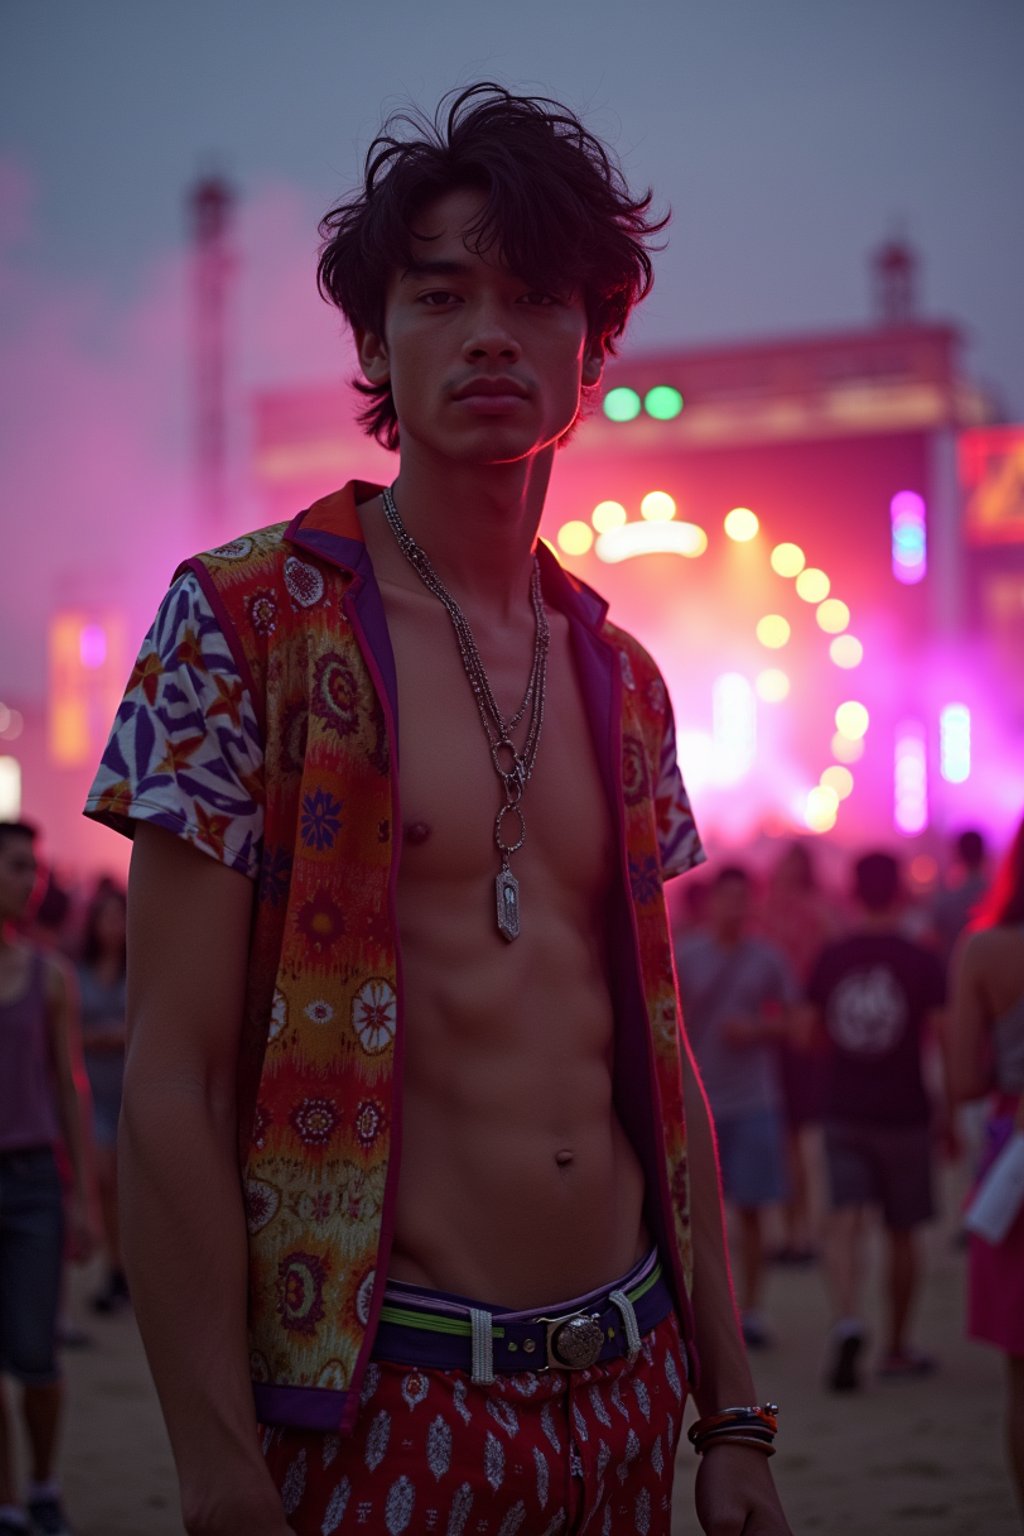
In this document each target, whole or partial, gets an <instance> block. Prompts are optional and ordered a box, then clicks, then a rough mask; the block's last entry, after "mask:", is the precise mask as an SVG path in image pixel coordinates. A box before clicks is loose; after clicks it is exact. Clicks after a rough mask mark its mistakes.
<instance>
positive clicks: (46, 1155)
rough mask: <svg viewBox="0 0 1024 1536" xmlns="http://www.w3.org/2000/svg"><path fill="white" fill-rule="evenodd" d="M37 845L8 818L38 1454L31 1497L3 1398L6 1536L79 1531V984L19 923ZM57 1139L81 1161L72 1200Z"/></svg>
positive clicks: (7, 1323) (1, 1356)
mask: <svg viewBox="0 0 1024 1536" xmlns="http://www.w3.org/2000/svg"><path fill="white" fill-rule="evenodd" d="M34 842H35V830H34V828H32V827H30V826H29V825H27V824H26V823H24V822H0V1294H2V1296H3V1307H2V1309H0V1371H2V1372H4V1373H6V1374H9V1375H11V1376H13V1377H14V1379H15V1380H16V1381H18V1382H19V1383H20V1385H21V1406H22V1410H23V1415H24V1423H25V1431H26V1437H27V1441H28V1445H29V1450H30V1455H31V1469H30V1471H31V1476H30V1480H29V1484H28V1490H27V1495H26V1498H25V1502H24V1505H22V1504H21V1503H20V1502H19V1501H18V1499H17V1497H16V1489H15V1480H14V1471H13V1464H12V1455H11V1450H12V1445H11V1440H12V1437H11V1434H10V1426H9V1424H8V1418H7V1409H6V1404H5V1402H4V1400H3V1399H2V1398H0V1536H11V1533H14V1532H26V1531H30V1532H34V1533H36V1536H70V1533H71V1527H70V1526H69V1525H68V1523H67V1520H66V1518H65V1516H64V1512H63V1509H62V1507H61V1500H60V1486H59V1483H58V1481H57V1479H56V1476H55V1467H54V1453H55V1448H56V1445H57V1440H58V1432H59V1428H60V1421H61V1417H62V1409H63V1399H64V1389H63V1382H62V1380H61V1374H60V1367H59V1365H58V1362H57V1359H56V1354H55V1349H54V1345H55V1336H56V1323H57V1304H58V1297H59V1291H60V1277H61V1265H62V1259H63V1250H64V1233H65V1226H66V1227H67V1229H68V1236H69V1238H70V1251H71V1254H72V1256H73V1257H74V1258H77V1259H85V1258H88V1256H89V1254H90V1252H91V1251H92V1246H93V1241H94V1237H93V1224H92V1209H93V1202H92V1200H91V1190H90V1184H89V1173H88V1169H87V1161H86V1157H85V1149H84V1136H83V1117H82V1114H81V1110H80V1103H79V1094H78V1089H77V1087H76V1084H75V1072H74V1064H75V1062H76V1060H77V1054H78V1050H79V1047H78V1037H77V1020H76V1015H75V1008H74V987H73V983H72V982H71V981H70V979H69V977H68V975H67V974H66V972H65V968H64V967H63V965H62V964H61V963H60V962H58V961H57V960H55V959H53V958H52V957H50V956H48V955H44V954H43V953H42V952H41V951H40V950H37V949H35V948H33V947H32V946H31V945H30V944H27V943H25V941H24V940H23V939H22V938H21V937H20V935H19V934H18V932H17V930H16V927H15V925H16V924H18V923H19V922H20V921H21V920H22V919H23V918H24V916H25V913H26V911H27V909H28V906H29V903H30V901H31V897H32V890H33V886H34V884H35V876H36V860H35V849H34ZM58 1142H59V1143H60V1144H61V1146H62V1147H63V1149H64V1152H65V1154H66V1159H67V1162H68V1164H69V1166H70V1170H71V1185H70V1188H69V1190H68V1194H67V1200H66V1206H65V1202H64V1201H63V1200H62V1192H61V1181H60V1176H59V1174H58V1170H57V1162H56V1157H55V1148H56V1146H57V1144H58Z"/></svg>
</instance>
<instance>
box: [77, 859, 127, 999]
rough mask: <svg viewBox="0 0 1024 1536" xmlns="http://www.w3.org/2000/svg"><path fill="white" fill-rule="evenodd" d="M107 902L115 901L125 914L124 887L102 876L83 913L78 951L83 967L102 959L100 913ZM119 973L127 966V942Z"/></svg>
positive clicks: (122, 951)
mask: <svg viewBox="0 0 1024 1536" xmlns="http://www.w3.org/2000/svg"><path fill="white" fill-rule="evenodd" d="M108 901H116V902H117V903H118V904H119V905H120V907H121V909H122V911H125V912H127V909H128V898H127V896H126V895H125V891H124V887H123V886H121V885H119V884H118V883H117V881H116V880H111V879H110V877H109V876H106V875H105V876H103V877H102V878H101V879H100V880H99V881H98V882H97V884H96V889H95V890H94V891H93V894H92V899H91V900H90V902H89V905H88V907H87V908H86V912H85V923H84V925H83V927H82V943H81V947H80V950H79V960H80V961H81V963H82V964H83V965H84V966H93V965H95V964H96V962H97V961H98V960H99V959H100V958H101V957H102V954H103V944H102V941H101V939H100V913H101V911H102V910H103V908H104V907H105V906H106V904H107V902H108ZM120 961H121V972H122V975H123V974H124V972H125V970H126V969H127V965H128V950H127V940H126V941H125V943H124V945H122V948H121V956H120Z"/></svg>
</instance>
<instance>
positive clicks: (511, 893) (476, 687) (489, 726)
mask: <svg viewBox="0 0 1024 1536" xmlns="http://www.w3.org/2000/svg"><path fill="white" fill-rule="evenodd" d="M381 500H382V501H383V503H384V516H385V518H386V519H387V524H388V527H389V528H390V529H391V532H392V533H393V534H394V536H395V540H396V542H397V544H398V547H399V549H400V550H401V551H402V554H403V555H404V556H405V558H406V559H407V560H408V562H409V564H410V565H411V566H412V568H413V570H414V571H415V572H416V574H417V576H418V577H419V578H420V580H421V581H422V583H423V585H424V586H425V587H426V588H427V590H428V591H429V592H432V593H433V594H434V596H435V597H436V598H437V599H438V601H439V602H440V603H441V604H442V605H443V606H444V608H445V610H446V611H447V614H448V617H449V618H450V619H451V621H452V628H453V629H454V631H455V639H456V643H457V644H458V647H459V655H460V656H461V658H462V665H463V668H464V669H465V673H466V677H467V678H468V679H469V686H470V687H471V688H472V690H473V697H474V699H475V700H476V707H477V709H478V710H479V712H480V719H481V721H482V723H483V728H484V731H485V733H486V735H487V744H488V746H489V747H490V749H491V762H492V763H493V764H494V771H495V773H496V774H497V775H498V780H499V783H500V784H501V789H502V795H503V798H504V803H503V805H502V806H501V809H500V810H499V811H498V814H497V817H496V818H495V822H494V841H495V844H496V846H497V849H498V855H499V857H500V859H501V870H500V872H499V874H498V877H497V879H496V880H495V882H494V892H495V901H496V904H497V913H498V932H499V933H500V934H501V935H502V937H503V938H506V939H508V940H509V941H510V942H511V940H512V939H517V938H518V937H519V931H520V902H519V881H518V880H517V879H516V877H515V875H514V874H513V873H512V869H511V858H512V855H513V854H514V853H518V851H519V849H520V848H521V847H522V846H523V844H524V842H525V841H526V820H525V818H524V816H523V803H522V802H523V791H524V790H525V788H526V785H527V783H528V781H529V778H530V775H531V774H532V773H533V765H534V763H535V762H536V760H537V746H538V744H539V742H540V728H541V726H542V725H543V723H544V700H545V697H546V694H547V677H548V645H549V642H550V638H551V635H550V630H549V629H548V616H547V613H546V612H545V609H544V596H543V593H542V592H541V585H540V562H539V561H538V559H537V556H536V555H534V557H533V574H532V576H531V578H530V602H531V603H532V605H533V613H534V618H535V620H536V629H535V632H534V640H533V660H532V662H531V663H530V675H529V677H528V679H527V683H526V692H525V693H524V695H523V701H522V703H521V704H520V706H519V708H518V709H517V710H516V712H515V714H514V715H510V716H509V718H508V719H507V720H506V719H505V718H504V716H503V715H502V713H501V710H500V709H499V708H498V702H497V700H496V699H495V697H494V690H493V689H492V687H491V684H490V679H489V678H488V676H487V672H486V669H485V667H484V664H483V661H482V659H481V656H480V652H479V650H478V649H477V644H476V641H475V640H474V638H473V631H472V630H471V629H470V627H469V620H468V619H467V618H466V615H465V614H464V613H463V611H462V609H461V608H460V607H459V605H458V603H457V602H456V601H455V599H454V597H452V595H451V593H450V592H449V591H448V588H447V587H446V586H445V585H444V583H443V582H442V580H441V578H440V576H438V574H437V572H436V571H435V570H434V567H433V566H432V565H431V563H430V560H429V559H428V557H427V555H426V553H425V552H424V551H423V550H422V549H421V548H420V546H419V545H418V544H417V543H416V540H415V539H414V538H413V536H412V534H411V533H409V531H408V530H407V528H406V526H405V524H404V523H403V522H402V519H401V518H400V517H399V515H398V508H397V507H396V506H395V498H394V496H393V495H392V492H391V488H390V487H385V489H384V490H383V491H382V492H381ZM527 716H529V722H528V724H527V728H526V740H525V742H524V744H523V750H522V752H519V751H517V750H516V745H515V742H514V741H513V740H512V733H513V731H515V730H516V728H517V726H519V725H520V724H521V723H522V721H523V720H524V719H526V717H527ZM509 816H511V817H512V818H513V822H512V826H513V828H514V831H515V839H514V841H512V842H509V841H507V840H506V837H505V831H504V829H505V826H506V817H509Z"/></svg>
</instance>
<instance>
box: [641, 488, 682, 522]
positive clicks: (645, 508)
mask: <svg viewBox="0 0 1024 1536" xmlns="http://www.w3.org/2000/svg"><path fill="white" fill-rule="evenodd" d="M675 515H676V504H675V502H674V501H673V499H672V497H671V496H670V495H669V494H668V492H667V491H648V492H647V495H646V496H645V497H644V499H643V500H642V501H641V503H640V516H641V517H642V518H644V519H645V520H646V521H647V522H648V523H668V522H671V521H672V519H673V518H674V517H675Z"/></svg>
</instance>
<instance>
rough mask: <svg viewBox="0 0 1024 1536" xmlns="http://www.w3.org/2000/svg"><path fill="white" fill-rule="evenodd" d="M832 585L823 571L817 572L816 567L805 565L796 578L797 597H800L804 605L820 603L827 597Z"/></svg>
mask: <svg viewBox="0 0 1024 1536" xmlns="http://www.w3.org/2000/svg"><path fill="white" fill-rule="evenodd" d="M831 586H832V583H831V582H830V581H829V579H828V577H827V576H826V575H825V572H824V571H819V570H818V568H817V566H814V565H807V566H805V567H804V569H803V570H802V571H801V572H800V574H799V576H798V577H797V578H796V591H797V596H798V597H802V598H803V600H804V602H805V603H820V602H822V601H823V600H824V599H825V598H826V597H828V594H829V589H830V588H831Z"/></svg>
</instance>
